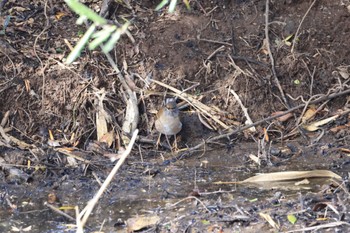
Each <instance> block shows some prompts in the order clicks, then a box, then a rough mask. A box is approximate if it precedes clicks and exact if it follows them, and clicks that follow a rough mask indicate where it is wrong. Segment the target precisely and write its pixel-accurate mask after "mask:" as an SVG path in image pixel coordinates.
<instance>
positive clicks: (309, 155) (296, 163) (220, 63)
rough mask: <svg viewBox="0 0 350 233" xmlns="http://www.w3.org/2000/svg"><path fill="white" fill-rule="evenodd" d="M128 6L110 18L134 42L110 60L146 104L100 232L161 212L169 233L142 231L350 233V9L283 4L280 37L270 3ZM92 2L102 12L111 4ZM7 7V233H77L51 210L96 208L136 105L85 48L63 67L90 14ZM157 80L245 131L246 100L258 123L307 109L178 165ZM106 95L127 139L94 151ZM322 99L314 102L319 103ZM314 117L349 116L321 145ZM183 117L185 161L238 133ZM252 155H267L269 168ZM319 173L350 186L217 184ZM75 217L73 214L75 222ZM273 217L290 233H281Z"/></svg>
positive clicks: (1, 97)
mask: <svg viewBox="0 0 350 233" xmlns="http://www.w3.org/2000/svg"><path fill="white" fill-rule="evenodd" d="M120 2H123V4H122V3H117V2H112V3H111V4H110V5H109V8H108V14H107V16H106V17H107V18H108V19H111V20H117V21H118V22H119V23H122V22H123V19H124V18H126V19H128V20H131V22H132V24H131V27H130V28H129V31H130V34H131V36H132V37H133V38H134V40H135V42H134V43H133V42H132V40H131V37H128V36H126V35H124V36H123V37H122V39H121V40H120V41H119V42H118V44H117V45H116V46H115V50H114V51H113V52H111V55H112V56H113V57H114V59H115V60H116V61H117V64H118V67H119V68H120V69H122V74H123V76H124V77H126V78H127V79H128V84H129V86H131V87H132V88H133V90H135V92H136V93H137V98H138V104H139V105H138V107H139V110H140V121H139V124H138V129H139V130H140V138H139V139H138V141H137V143H136V145H134V149H133V151H132V153H131V155H130V156H129V158H128V160H127V162H126V164H124V165H123V167H122V169H121V171H119V173H118V176H117V177H115V179H114V180H113V182H112V184H111V186H110V187H109V189H108V191H107V192H106V193H105V195H104V196H103V198H102V199H101V201H100V202H99V204H98V206H97V207H96V208H95V210H94V212H93V213H94V215H93V216H92V217H91V220H89V222H88V227H89V228H87V229H86V230H87V231H88V232H90V231H91V232H93V231H97V230H99V229H100V226H101V225H103V227H102V231H104V232H115V231H119V230H120V231H125V229H126V227H125V226H124V223H125V222H126V221H127V219H129V221H130V218H131V217H135V216H137V217H136V219H137V218H139V219H142V218H141V216H143V215H146V216H154V215H156V216H157V217H158V218H159V219H158V221H157V224H150V228H148V229H146V230H143V231H144V232H179V231H183V232H234V231H236V232H257V231H258V230H260V231H262V232H276V231H278V230H279V231H288V230H297V229H302V228H304V227H314V226H319V227H320V229H323V228H322V226H323V225H325V224H328V223H333V224H335V225H332V226H327V227H325V228H330V229H331V230H334V231H337V232H347V231H348V230H349V229H350V227H349V223H350V216H349V212H348V211H347V206H348V205H349V184H348V171H349V169H350V167H349V164H350V163H349V161H350V160H349V154H350V143H349V135H350V130H349V122H350V121H349V120H350V118H349V114H348V113H346V111H348V110H349V101H350V97H349V90H350V88H349V80H350V78H349V71H350V40H349V38H350V1H349V0H335V1H327V0H320V1H314V2H315V3H314V4H313V2H312V1H305V0H285V1H271V2H270V4H269V17H268V21H269V23H268V28H266V23H265V20H266V16H265V10H266V8H265V7H266V6H265V4H266V2H265V1H258V0H247V1H243V0H235V1H216V0H214V1H191V4H190V5H191V10H190V11H188V10H186V9H185V7H184V6H183V4H182V3H181V4H179V5H178V7H177V9H176V11H175V13H174V14H169V13H167V12H166V10H161V11H159V12H155V11H154V10H153V9H154V8H155V7H156V6H157V4H158V1H142V2H141V1H130V6H129V7H128V6H127V4H125V2H129V1H120ZM85 4H86V5H88V6H89V7H90V8H92V9H94V10H97V11H98V10H99V9H100V6H101V4H102V3H101V1H85ZM309 8H310V10H309V11H308V9H309ZM0 10H1V15H0V25H1V26H2V29H6V30H5V31H4V32H5V33H4V34H1V35H0V52H1V53H0V64H1V69H0V113H1V118H2V119H5V120H3V122H2V123H1V128H0V129H1V131H2V132H0V135H1V136H0V150H1V154H0V162H1V164H0V165H1V168H2V171H1V176H0V179H1V183H0V187H1V189H0V194H1V195H0V203H1V214H0V216H1V224H0V231H1V232H8V231H10V230H11V229H12V230H13V229H14V227H16V228H18V229H23V228H25V227H29V226H31V231H30V232H64V231H72V232H74V231H75V229H71V230H68V226H67V225H65V224H67V223H74V221H71V220H69V219H67V218H65V217H63V216H61V215H59V214H57V213H55V212H53V211H52V210H51V209H48V207H47V205H44V203H45V202H49V203H51V204H52V205H54V206H70V207H72V206H79V208H80V209H83V208H84V206H85V205H86V202H87V201H88V200H89V199H91V198H92V197H93V195H94V194H95V193H96V192H97V190H98V189H99V187H100V186H99V184H98V182H97V179H100V180H102V181H103V180H105V178H106V177H107V175H108V173H109V172H110V170H111V169H112V167H113V166H114V163H111V162H110V160H109V159H108V157H106V156H104V155H107V154H112V155H115V154H116V153H117V152H118V151H121V150H122V149H123V148H124V147H125V146H126V145H124V143H123V142H122V135H123V132H122V130H121V125H122V124H123V122H124V120H125V109H126V96H127V95H126V92H125V90H124V89H123V87H122V85H121V84H120V82H119V80H118V77H117V75H116V74H115V72H114V71H113V69H112V68H111V66H110V65H109V63H108V61H107V59H106V58H105V56H104V54H103V53H102V52H101V51H99V50H97V51H88V50H84V52H83V53H82V55H81V57H80V58H79V59H78V60H77V61H76V62H74V64H72V65H66V64H65V63H64V59H65V58H66V57H67V55H68V54H69V52H70V49H69V45H73V46H74V45H75V44H76V42H77V41H78V40H79V37H81V35H82V34H83V33H84V31H85V30H86V28H85V27H84V26H77V25H76V24H75V22H76V19H77V16H76V15H74V13H72V12H71V10H70V9H69V8H68V7H67V6H66V5H65V3H64V2H61V1H46V2H40V1H28V0H24V1H19V2H18V1H12V0H10V1H1V3H0ZM7 16H11V17H10V18H9V21H8V22H9V23H8V25H6V24H7ZM5 25H6V26H5ZM265 30H267V31H268V34H269V41H270V43H269V44H268V43H267V41H266V40H265V38H266V37H265V33H266V31H265ZM296 34H297V35H296ZM290 36H292V37H291V38H290ZM294 38H296V39H295V41H294ZM268 47H270V49H271V54H272V56H273V60H271V57H270V56H269V54H268ZM272 62H274V68H275V70H276V76H275V75H274V72H273V69H272ZM151 78H152V79H155V80H158V81H161V82H162V83H164V84H167V85H169V86H171V87H174V88H176V89H178V90H180V91H184V90H186V93H188V94H191V95H192V96H194V97H196V98H197V99H198V100H200V101H201V102H202V103H203V104H205V105H207V106H208V107H210V108H211V109H212V110H213V111H212V112H213V114H214V115H215V117H217V118H218V119H220V120H221V121H222V122H223V123H224V124H226V125H227V126H229V127H230V128H232V129H237V128H238V127H239V126H243V125H245V124H246V123H245V122H246V115H245V114H244V112H243V111H242V107H241V106H240V104H239V102H238V101H237V99H236V98H234V96H233V95H232V93H231V91H232V90H233V91H234V92H236V93H237V95H238V96H239V98H240V100H241V101H242V104H243V105H244V106H245V107H246V108H247V111H248V113H249V116H250V117H251V119H252V121H253V122H258V121H260V120H262V119H264V118H267V117H269V116H271V115H273V114H275V113H278V112H281V111H286V110H288V109H291V108H293V107H295V106H299V105H301V104H303V106H301V107H300V108H299V109H296V110H295V111H293V114H291V115H290V116H289V118H288V119H285V120H283V121H281V120H276V119H270V120H266V121H264V122H263V123H261V124H258V125H257V126H256V130H257V131H256V132H252V131H249V130H246V131H243V132H238V133H236V134H230V135H228V136H227V137H223V138H221V140H217V141H215V143H211V144H206V145H205V147H200V148H199V150H196V151H191V152H186V151H185V152H183V151H180V152H178V153H170V151H169V148H167V147H166V146H165V147H160V148H157V146H156V145H155V141H156V140H157V132H156V131H155V130H154V118H155V113H156V111H157V110H158V109H159V108H160V107H161V105H162V102H163V100H164V98H165V96H173V92H172V91H170V90H166V89H165V88H164V87H162V86H160V85H157V84H155V83H150V84H149V85H148V84H147V85H146V83H147V80H149V79H151ZM277 80H278V81H277ZM279 86H280V87H279ZM189 87H192V88H190V89H189V90H187V89H188V88H189ZM281 90H283V93H281ZM103 94H105V98H104V100H103V109H104V110H105V112H106V113H105V114H106V116H107V118H108V130H110V131H111V132H114V134H115V135H116V136H115V138H114V137H113V140H112V141H113V145H112V146H111V147H108V146H106V145H104V144H103V143H101V142H97V141H96V140H97V132H96V128H97V123H96V122H97V121H96V114H97V113H98V111H100V107H101V106H100V105H99V101H98V100H99V99H98V98H99V96H101V95H103ZM337 94H338V97H336V98H329V99H327V96H330V97H332V96H335V95H337ZM320 97H324V98H323V99H321V100H319V101H317V102H316V103H314V104H313V105H310V103H309V102H308V101H314V100H315V99H317V98H320ZM181 99H182V98H179V100H178V102H179V103H180V102H182V101H181ZM284 99H285V100H286V101H285V100H284ZM304 106H306V107H305V108H304ZM316 109H317V111H316V112H315V110H316ZM303 110H304V111H306V110H308V112H309V113H310V112H315V116H313V117H312V118H310V119H308V123H310V122H317V121H320V120H323V119H327V118H329V117H331V116H334V115H336V114H339V116H338V117H337V118H336V119H335V120H333V121H330V122H327V123H323V124H321V125H320V126H319V130H317V131H314V132H311V131H309V130H307V129H305V127H303V125H299V124H300V122H301V117H303V116H306V115H307V114H306V113H305V112H304V111H303ZM7 114H9V115H7ZM181 117H182V121H183V129H182V131H181V132H180V133H179V137H178V141H179V142H178V144H179V148H181V149H183V148H191V147H194V146H196V145H198V144H199V143H202V142H203V141H204V140H206V141H207V142H208V139H209V138H211V137H215V136H217V135H223V134H228V132H230V131H229V130H227V129H224V128H223V127H222V126H220V125H218V124H216V123H214V122H213V121H212V119H207V120H206V121H208V122H209V124H211V125H212V127H214V128H215V129H216V130H210V129H208V128H207V127H206V126H205V125H204V124H203V123H202V122H201V121H200V120H199V118H198V114H197V110H196V109H195V108H194V107H191V106H185V107H184V108H182V109H181ZM305 124H306V123H304V126H305ZM49 130H50V131H51V133H52V137H51V138H50V134H49ZM267 135H268V137H269V139H268V140H267ZM126 136H130V135H126ZM172 140H173V138H171V140H170V141H172ZM146 142H147V143H146ZM162 144H166V143H165V140H164V138H162ZM67 151H68V152H67ZM73 155H74V156H75V159H74V158H72V156H73ZM250 155H255V156H258V157H260V164H257V163H256V162H253V160H252V159H251V158H252V157H250ZM29 162H30V163H29ZM315 169H324V170H331V171H333V172H335V173H337V174H338V175H340V176H342V178H343V183H341V182H339V181H337V182H334V181H333V182H330V181H329V180H328V179H321V180H317V181H315V182H311V184H309V185H305V186H306V187H305V186H303V187H296V186H295V185H294V184H292V185H291V184H288V185H287V184H283V185H282V186H276V187H275V186H268V187H264V186H263V185H262V184H260V185H259V186H258V187H256V186H252V187H251V186H236V185H232V184H231V185H215V184H214V183H213V182H215V181H238V180H243V179H245V178H248V177H251V176H254V175H255V173H257V172H275V171H291V170H315ZM340 183H341V185H340ZM295 189H297V190H295ZM50 197H51V198H52V197H54V198H53V199H54V200H51V199H50ZM179 200H181V201H182V202H179V203H177V202H178V201H179ZM67 213H68V214H70V215H71V216H74V211H67ZM261 213H265V214H268V215H270V216H271V217H272V219H273V220H274V221H275V222H277V223H278V225H279V226H280V228H279V229H278V230H277V229H274V228H273V227H272V226H271V225H269V223H268V222H267V221H266V220H265V219H264V217H262V215H261ZM289 214H294V215H295V216H296V217H297V222H296V223H295V224H292V223H291V222H290V221H288V220H287V216H288V215H289ZM148 220H149V219H148ZM337 224H338V225H337ZM129 229H130V222H129ZM328 230H329V229H328ZM323 231H324V232H325V231H326V230H320V231H319V232H323Z"/></svg>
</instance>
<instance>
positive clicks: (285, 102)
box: [265, 0, 290, 108]
mask: <svg viewBox="0 0 350 233" xmlns="http://www.w3.org/2000/svg"><path fill="white" fill-rule="evenodd" d="M265 39H266V44H267V46H266V47H267V51H268V53H269V57H270V61H271V70H272V74H273V77H274V80H275V83H276V85H277V87H278V89H279V91H280V94H281V97H282V100H283V102H284V104H285V105H286V106H287V108H290V106H289V104H288V101H287V99H286V96H285V95H284V91H283V89H282V86H281V84H280V82H279V80H278V77H277V73H276V69H275V60H274V58H273V56H272V52H271V48H270V39H269V0H266V10H265Z"/></svg>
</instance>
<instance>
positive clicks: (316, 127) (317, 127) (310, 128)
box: [303, 115, 339, 132]
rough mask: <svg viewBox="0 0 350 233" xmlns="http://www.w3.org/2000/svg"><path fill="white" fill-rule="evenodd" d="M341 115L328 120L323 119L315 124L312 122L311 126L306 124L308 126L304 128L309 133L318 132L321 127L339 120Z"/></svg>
mask: <svg viewBox="0 0 350 233" xmlns="http://www.w3.org/2000/svg"><path fill="white" fill-rule="evenodd" d="M338 116H339V115H335V116H332V117H328V118H326V119H323V120H321V121H315V122H312V123H310V124H306V125H303V128H304V129H306V130H307V131H309V132H313V131H316V130H318V129H319V126H322V125H325V124H327V123H329V122H331V121H333V120H335V119H337V118H338Z"/></svg>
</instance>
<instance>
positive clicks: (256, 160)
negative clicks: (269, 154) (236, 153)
mask: <svg viewBox="0 0 350 233" xmlns="http://www.w3.org/2000/svg"><path fill="white" fill-rule="evenodd" d="M248 156H249V158H250V159H251V160H253V161H254V162H255V163H257V164H258V165H260V159H259V157H258V156H256V155H253V154H250V155H248Z"/></svg>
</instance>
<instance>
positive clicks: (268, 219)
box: [259, 213, 280, 230]
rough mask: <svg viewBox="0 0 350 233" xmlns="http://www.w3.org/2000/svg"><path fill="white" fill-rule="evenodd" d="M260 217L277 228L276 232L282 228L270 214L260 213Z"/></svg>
mask: <svg viewBox="0 0 350 233" xmlns="http://www.w3.org/2000/svg"><path fill="white" fill-rule="evenodd" d="M259 215H260V217H262V218H263V219H265V220H266V221H267V222H268V223H269V224H270V225H271V226H272V227H273V228H275V229H276V230H278V229H279V228H280V226H279V225H278V223H276V222H275V221H274V220H273V219H272V218H271V216H270V215H269V214H264V213H259Z"/></svg>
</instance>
